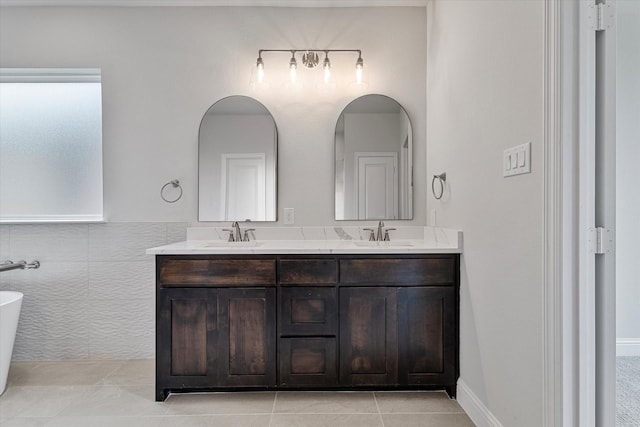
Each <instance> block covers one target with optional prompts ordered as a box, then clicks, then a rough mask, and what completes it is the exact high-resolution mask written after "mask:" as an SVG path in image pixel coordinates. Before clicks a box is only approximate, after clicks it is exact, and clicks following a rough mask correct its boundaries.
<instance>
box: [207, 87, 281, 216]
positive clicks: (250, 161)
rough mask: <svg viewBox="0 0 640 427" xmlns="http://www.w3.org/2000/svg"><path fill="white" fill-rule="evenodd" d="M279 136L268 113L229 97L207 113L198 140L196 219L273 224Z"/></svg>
mask: <svg viewBox="0 0 640 427" xmlns="http://www.w3.org/2000/svg"><path fill="white" fill-rule="evenodd" d="M277 160H278V132H277V129H276V123H275V121H274V120H273V117H272V116H271V113H269V110H267V108H266V107H265V106H264V105H262V104H261V103H260V102H258V101H256V100H255V99H253V98H249V97H247V96H229V97H227V98H224V99H221V100H220V101H218V102H216V103H215V104H213V105H212V106H211V108H209V110H207V112H206V113H205V115H204V117H203V118H202V122H200V134H199V138H198V183H199V186H198V220H199V221H248V220H250V221H275V220H276V211H277V209H276V197H277V182H276V181H277Z"/></svg>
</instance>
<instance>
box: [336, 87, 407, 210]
mask: <svg viewBox="0 0 640 427" xmlns="http://www.w3.org/2000/svg"><path fill="white" fill-rule="evenodd" d="M412 156H413V133H412V130H411V122H410V120H409V116H408V115H407V113H406V111H405V110H404V108H402V106H401V105H400V104H399V103H398V102H396V101H395V100H394V99H392V98H389V97H388V96H384V95H365V96H362V97H360V98H357V99H356V100H354V101H352V102H351V103H350V104H349V105H347V106H346V107H345V109H344V110H343V111H342V114H340V117H339V118H338V122H337V124H336V133H335V166H334V170H335V219H336V220H380V219H412V218H413V180H412V174H413V162H412Z"/></svg>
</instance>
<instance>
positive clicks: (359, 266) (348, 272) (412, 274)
mask: <svg viewBox="0 0 640 427" xmlns="http://www.w3.org/2000/svg"><path fill="white" fill-rule="evenodd" d="M455 269H456V262H455V257H453V256H442V257H428V258H376V259H374V258H365V259H358V258H354V259H342V260H340V283H346V284H358V283H362V284H372V283H380V284H384V285H399V286H401V285H403V284H406V285H450V284H452V283H455V280H456V271H455Z"/></svg>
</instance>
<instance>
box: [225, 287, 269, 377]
mask: <svg viewBox="0 0 640 427" xmlns="http://www.w3.org/2000/svg"><path fill="white" fill-rule="evenodd" d="M275 305H276V290H275V288H264V289H235V288H224V289H220V290H218V310H219V314H218V337H219V339H218V341H219V350H218V351H219V360H220V362H219V371H218V374H219V384H220V385H221V386H262V387H269V386H274V385H275V384H276V313H275V310H274V307H275Z"/></svg>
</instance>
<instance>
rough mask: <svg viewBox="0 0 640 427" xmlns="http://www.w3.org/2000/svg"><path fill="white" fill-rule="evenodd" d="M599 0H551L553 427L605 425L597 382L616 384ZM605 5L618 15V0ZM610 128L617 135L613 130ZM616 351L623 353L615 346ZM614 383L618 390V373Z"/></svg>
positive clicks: (547, 217)
mask: <svg viewBox="0 0 640 427" xmlns="http://www.w3.org/2000/svg"><path fill="white" fill-rule="evenodd" d="M595 3H596V1H595V0H580V1H578V2H568V1H563V0H545V67H544V73H545V77H544V82H545V84H544V87H545V113H544V144H543V150H544V174H543V175H544V193H543V194H544V196H543V197H544V202H543V203H544V239H545V244H544V245H543V248H544V249H543V252H544V253H543V260H544V261H543V277H544V286H543V303H542V305H543V322H544V324H543V421H544V425H545V426H576V427H577V426H580V427H595V426H597V425H599V424H598V422H599V421H603V419H602V418H601V416H602V415H601V414H602V413H601V411H600V410H597V408H598V405H601V404H602V394H598V386H597V385H598V384H599V382H602V381H603V379H605V386H606V387H607V388H610V385H611V380H612V378H610V377H611V374H610V372H609V374H608V375H609V378H604V377H605V376H606V374H605V375H604V376H603V375H602V372H603V371H602V370H599V368H598V365H599V363H601V361H599V359H602V358H603V357H604V363H605V364H609V365H610V364H611V361H610V360H608V359H610V356H611V355H610V354H608V355H606V354H605V355H603V354H602V353H600V354H599V353H598V342H597V340H596V337H597V333H602V330H598V325H597V322H596V315H597V313H598V306H597V297H596V295H597V294H596V267H595V264H596V261H595V257H596V255H595V254H594V252H593V251H592V249H591V245H592V236H593V233H592V232H591V231H590V229H593V228H595V226H596V225H599V226H605V225H607V226H610V227H611V226H613V224H611V223H610V224H597V223H596V213H595V206H596V205H595V203H596V179H595V177H594V175H595V174H594V171H595V170H596V169H595V168H596V145H595V143H596V137H597V135H596V129H595V118H596V102H595V100H596V92H595V78H596V68H595V67H596V56H595V43H596V41H595V30H594V29H593V28H590V22H591V21H590V19H592V18H593V16H592V12H593V10H594V7H593V6H594V5H595ZM606 3H609V4H612V5H613V7H614V11H615V0H607V1H606ZM576 76H577V77H578V78H577V79H576ZM614 99H615V98H614ZM606 102H609V103H610V102H611V99H607V101H606ZM610 119H611V118H610V117H609V118H608V119H607V121H608V122H609V123H608V125H610V124H611V120H610ZM614 125H615V123H614ZM605 132H606V133H607V134H608V135H607V136H608V137H611V129H610V126H609V129H605ZM614 132H615V130H614ZM613 137H614V138H615V133H614V134H613ZM614 311H615V307H614ZM608 315H609V316H610V315H611V313H608ZM614 338H615V331H614ZM614 344H615V342H614ZM612 348H613V351H614V355H615V345H613V347H612ZM614 360H615V359H614ZM614 373H615V371H614ZM613 381H614V390H615V377H613ZM607 382H608V385H606V384H607ZM607 392H610V391H607ZM609 405H610V403H609ZM608 410H609V411H610V410H611V408H610V407H609V409H608ZM606 411H607V410H605V413H606ZM614 411H615V407H614Z"/></svg>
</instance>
